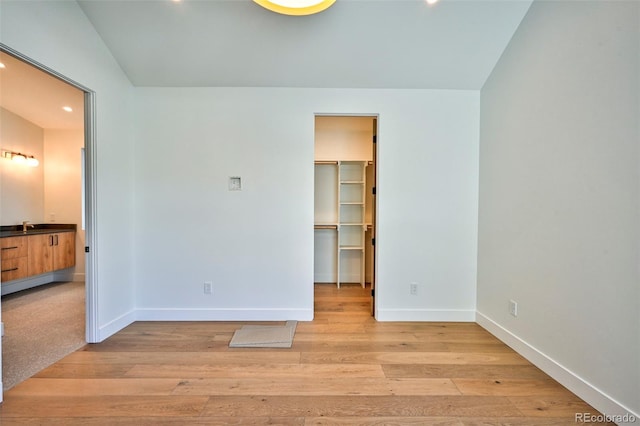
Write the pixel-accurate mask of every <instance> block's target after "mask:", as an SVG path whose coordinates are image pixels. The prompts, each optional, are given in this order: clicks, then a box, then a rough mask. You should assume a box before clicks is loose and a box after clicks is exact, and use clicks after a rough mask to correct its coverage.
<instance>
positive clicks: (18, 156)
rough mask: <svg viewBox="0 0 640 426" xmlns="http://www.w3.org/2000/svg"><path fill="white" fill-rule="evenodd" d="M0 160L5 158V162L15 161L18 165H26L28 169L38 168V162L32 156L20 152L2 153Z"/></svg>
mask: <svg viewBox="0 0 640 426" xmlns="http://www.w3.org/2000/svg"><path fill="white" fill-rule="evenodd" d="M2 158H6V159H7V160H11V161H15V162H16V163H18V164H26V165H27V166H30V167H38V165H39V164H40V162H39V161H38V159H37V158H36V157H34V156H33V155H27V154H23V153H21V152H15V151H4V150H3V151H2Z"/></svg>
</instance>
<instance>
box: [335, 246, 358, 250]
mask: <svg viewBox="0 0 640 426" xmlns="http://www.w3.org/2000/svg"><path fill="white" fill-rule="evenodd" d="M340 250H364V247H362V246H340Z"/></svg>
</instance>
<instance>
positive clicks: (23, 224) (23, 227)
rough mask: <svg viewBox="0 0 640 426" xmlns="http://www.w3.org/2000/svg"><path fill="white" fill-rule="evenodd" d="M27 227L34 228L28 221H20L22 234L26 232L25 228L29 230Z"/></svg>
mask: <svg viewBox="0 0 640 426" xmlns="http://www.w3.org/2000/svg"><path fill="white" fill-rule="evenodd" d="M29 227H31V228H35V226H34V225H31V224H30V223H29V221H28V220H23V221H22V232H27V228H29Z"/></svg>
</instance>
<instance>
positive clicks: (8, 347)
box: [2, 282, 85, 390]
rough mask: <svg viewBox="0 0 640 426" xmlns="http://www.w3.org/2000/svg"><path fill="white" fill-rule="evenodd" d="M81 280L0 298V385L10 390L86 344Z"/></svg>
mask: <svg viewBox="0 0 640 426" xmlns="http://www.w3.org/2000/svg"><path fill="white" fill-rule="evenodd" d="M84 312H85V291H84V283H82V282H71V283H53V284H48V285H44V286H40V287H36V288H33V289H29V290H24V291H21V292H18V293H14V294H9V295H6V296H3V297H2V322H4V337H3V338H2V382H3V383H2V384H3V387H4V390H7V389H10V388H12V387H13V386H15V385H17V384H18V383H20V382H22V381H23V380H25V379H27V378H29V377H31V376H33V375H34V374H35V373H37V372H38V371H40V370H42V369H44V368H46V367H48V366H50V365H51V364H53V363H54V362H56V361H58V360H60V359H62V358H64V357H65V356H66V355H68V354H70V353H72V352H74V351H75V350H77V349H79V348H81V347H82V346H84V344H85V331H84V330H85V326H84V324H85V314H84Z"/></svg>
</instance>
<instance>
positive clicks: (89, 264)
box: [0, 43, 99, 401]
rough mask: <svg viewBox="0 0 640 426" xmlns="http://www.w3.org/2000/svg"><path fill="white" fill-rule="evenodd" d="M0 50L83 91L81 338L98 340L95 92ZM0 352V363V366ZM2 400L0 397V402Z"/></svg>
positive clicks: (17, 54)
mask: <svg viewBox="0 0 640 426" xmlns="http://www.w3.org/2000/svg"><path fill="white" fill-rule="evenodd" d="M0 51H2V52H4V53H7V54H9V55H11V56H13V57H15V58H17V59H20V60H21V61H23V62H26V63H28V64H29V65H31V66H33V67H34V68H37V69H39V70H41V71H43V72H46V73H47V74H49V75H51V76H53V77H55V78H57V79H58V80H61V81H63V82H65V83H67V84H69V85H71V86H73V87H75V88H76V89H79V90H81V91H83V92H84V148H85V149H84V152H85V158H84V164H85V174H84V188H85V194H84V200H85V204H84V206H83V207H84V210H85V211H84V214H85V289H86V297H85V307H86V309H85V312H86V318H85V330H86V332H85V339H86V341H87V342H88V343H97V342H98V341H99V340H98V337H99V336H98V331H99V329H98V274H97V271H98V256H97V244H96V242H97V226H96V219H97V214H96V213H97V208H96V206H97V204H96V201H97V198H98V197H97V182H96V160H97V155H96V93H95V92H94V91H93V90H91V89H89V88H87V87H85V86H83V85H82V84H80V83H77V82H76V81H74V80H72V79H70V78H68V77H66V76H64V75H62V74H60V73H59V72H57V71H55V70H53V69H51V68H49V67H47V66H46V65H43V64H41V63H39V62H37V61H34V60H33V59H31V58H29V57H27V56H25V55H23V54H21V53H20V52H18V51H16V50H13V49H12V48H10V47H9V46H7V45H5V44H3V43H0ZM1 356H2V354H0V365H2V358H1ZM0 396H1V395H0ZM1 400H2V399H1V398H0V401H1Z"/></svg>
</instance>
